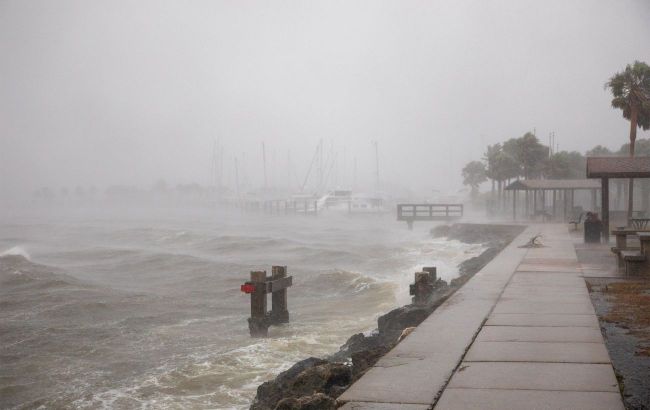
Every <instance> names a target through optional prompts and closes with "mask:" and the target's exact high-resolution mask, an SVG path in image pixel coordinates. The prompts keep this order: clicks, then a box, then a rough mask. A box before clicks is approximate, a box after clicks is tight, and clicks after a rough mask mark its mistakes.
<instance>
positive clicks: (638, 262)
mask: <svg viewBox="0 0 650 410" xmlns="http://www.w3.org/2000/svg"><path fill="white" fill-rule="evenodd" d="M637 234H638V236H639V242H640V243H641V246H640V248H639V250H630V249H628V250H621V251H620V257H621V258H622V259H623V262H624V264H625V275H626V276H640V275H646V274H648V273H650V263H649V259H650V232H638V233H637Z"/></svg>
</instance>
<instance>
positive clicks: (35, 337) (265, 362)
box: [0, 210, 482, 408]
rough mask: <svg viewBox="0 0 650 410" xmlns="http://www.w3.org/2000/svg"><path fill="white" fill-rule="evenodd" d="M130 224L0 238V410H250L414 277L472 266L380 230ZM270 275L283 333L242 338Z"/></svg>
mask: <svg viewBox="0 0 650 410" xmlns="http://www.w3.org/2000/svg"><path fill="white" fill-rule="evenodd" d="M136 214H137V215H136ZM129 215H130V216H128V217H126V216H124V215H116V214H111V213H108V212H104V213H102V214H96V215H92V216H90V215H88V214H86V216H85V217H79V216H75V217H65V216H62V215H60V214H57V215H56V216H54V215H53V216H50V217H44V216H42V215H41V216H39V217H38V218H36V217H30V216H22V217H17V216H15V215H14V216H12V218H11V219H10V220H3V221H2V222H1V223H0V254H1V255H2V256H0V307H1V308H0V361H1V362H2V367H1V369H0V397H2V399H0V400H1V401H2V406H1V407H2V408H7V407H9V408H11V407H17V406H21V407H22V406H24V407H27V408H35V407H39V406H44V407H46V408H57V407H59V408H62V407H65V408H140V407H155V408H183V407H191V408H247V407H248V405H249V403H250V401H251V400H252V398H253V397H254V395H255V390H256V388H257V386H258V385H259V384H260V383H262V382H263V381H266V380H269V379H271V378H272V377H274V376H275V375H276V374H277V373H279V372H280V371H282V370H285V369H286V368H288V367H289V366H290V365H291V364H293V363H294V362H295V361H297V360H301V359H304V358H306V357H309V356H324V355H327V354H329V353H332V352H335V351H337V350H338V348H339V346H340V345H341V344H343V343H344V342H345V341H346V339H347V338H348V337H349V336H350V335H352V334H354V333H358V332H366V331H370V330H372V329H373V328H375V327H376V318H377V316H379V315H380V314H382V313H385V312H387V311H388V310H390V309H391V308H393V307H395V306H397V305H402V304H405V303H407V302H408V299H409V296H408V283H409V282H411V281H412V277H413V272H414V271H415V270H417V269H419V268H420V267H422V266H423V265H434V266H437V267H438V271H439V274H440V276H441V277H442V278H443V279H446V280H449V279H452V278H453V277H455V276H456V275H457V264H458V263H460V262H461V261H463V260H465V259H467V258H469V257H472V256H476V255H478V254H479V253H480V252H481V251H482V247H481V246H479V245H467V244H463V243H460V242H457V241H446V240H444V239H432V238H431V236H430V235H429V232H428V228H429V227H430V226H426V227H425V226H421V227H417V226H416V230H414V231H408V230H407V229H406V227H405V226H404V225H403V224H400V223H398V222H396V221H394V217H393V216H392V215H390V216H381V217H380V216H368V217H360V218H352V217H348V216H331V217H316V218H315V217H294V218H291V217H264V216H262V215H245V216H242V215H240V214H238V213H236V214H235V213H233V214H228V213H217V212H216V211H207V210H202V211H195V212H191V213H188V212H184V213H182V214H181V213H180V212H178V211H173V212H171V211H163V210H161V211H158V212H155V213H152V212H142V213H137V212H136V213H134V212H133V211H131V212H130V213H129ZM271 265H287V266H288V272H289V274H291V275H293V277H294V286H293V287H292V288H291V289H290V290H289V311H290V314H291V322H290V323H289V324H288V325H285V326H279V327H271V329H270V337H269V338H267V339H252V338H250V337H249V334H248V328H247V322H246V318H247V317H248V316H249V299H248V296H247V295H244V294H242V293H240V291H239V285H240V284H242V283H243V282H244V281H245V280H246V279H247V278H248V272H249V271H250V270H257V269H265V270H270V267H271Z"/></svg>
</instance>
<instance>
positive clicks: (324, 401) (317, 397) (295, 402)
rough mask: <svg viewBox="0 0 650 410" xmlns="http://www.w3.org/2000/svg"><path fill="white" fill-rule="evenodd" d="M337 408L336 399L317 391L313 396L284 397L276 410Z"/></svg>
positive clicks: (331, 409) (327, 409) (329, 409)
mask: <svg viewBox="0 0 650 410" xmlns="http://www.w3.org/2000/svg"><path fill="white" fill-rule="evenodd" d="M334 409H336V400H334V399H333V398H331V397H329V396H327V395H325V394H323V393H316V394H314V395H311V396H303V397H300V398H294V397H291V398H286V399H282V400H281V401H280V402H279V403H278V405H277V406H276V407H275V410H334Z"/></svg>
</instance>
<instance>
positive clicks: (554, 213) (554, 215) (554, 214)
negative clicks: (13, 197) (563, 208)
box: [553, 189, 557, 221]
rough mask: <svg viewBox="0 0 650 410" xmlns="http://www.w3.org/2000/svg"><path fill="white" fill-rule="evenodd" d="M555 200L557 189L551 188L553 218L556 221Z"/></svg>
mask: <svg viewBox="0 0 650 410" xmlns="http://www.w3.org/2000/svg"><path fill="white" fill-rule="evenodd" d="M556 201H557V190H556V189H554V190H553V219H554V220H556V221H557V206H556Z"/></svg>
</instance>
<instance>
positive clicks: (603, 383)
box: [339, 224, 623, 410]
mask: <svg viewBox="0 0 650 410" xmlns="http://www.w3.org/2000/svg"><path fill="white" fill-rule="evenodd" d="M537 234H542V235H543V240H542V242H543V243H544V245H545V247H542V248H532V249H528V248H520V247H519V246H521V245H523V244H525V243H526V242H527V241H528V239H530V238H531V237H532V236H534V235H537ZM618 391H619V390H618V384H617V382H616V378H615V376H614V372H613V369H612V366H611V363H610V361H609V356H608V354H607V351H606V349H605V347H604V344H603V339H602V336H601V334H600V331H599V327H598V321H597V318H596V316H595V313H594V310H593V307H592V305H591V302H590V300H589V295H588V292H587V289H586V286H585V283H584V280H583V279H582V273H581V271H580V268H579V265H578V263H577V258H576V255H575V250H574V248H573V242H572V239H571V238H570V237H569V234H568V232H567V228H566V226H565V225H559V224H553V225H551V224H548V225H535V226H529V227H528V228H527V229H526V230H525V231H524V232H523V233H522V234H520V235H519V236H518V237H517V238H516V239H515V240H514V241H513V242H512V243H511V244H510V245H509V246H507V247H506V248H505V249H504V250H503V251H502V252H501V253H500V254H499V255H497V256H496V257H495V258H494V259H493V260H492V261H491V262H490V263H488V264H487V265H486V266H485V267H484V268H483V269H481V271H480V272H478V273H477V274H476V275H475V276H474V277H473V278H471V279H470V280H469V281H468V282H467V283H466V284H465V285H464V286H463V287H462V288H461V289H459V290H458V291H457V292H456V293H455V294H454V295H453V296H452V297H450V298H449V299H448V300H447V301H446V302H445V303H444V304H442V305H441V306H440V307H438V309H437V310H436V311H434V312H433V314H431V315H430V316H429V317H428V318H427V319H426V320H425V321H424V322H422V323H421V324H420V325H419V326H418V327H417V329H416V330H415V331H413V333H411V334H410V335H409V336H408V337H407V338H406V339H405V340H403V341H402V342H401V343H399V344H398V345H397V346H396V347H395V348H394V349H392V350H391V351H390V352H389V353H388V354H386V355H385V356H384V357H382V358H381V359H380V360H379V361H378V362H377V363H376V364H375V365H374V366H373V367H372V368H371V369H370V370H369V371H368V372H367V373H366V374H364V376H362V377H361V378H360V379H359V380H358V381H357V382H356V383H355V384H353V385H352V386H351V387H350V388H349V389H348V390H347V391H346V392H345V393H343V395H341V396H340V397H339V401H342V402H346V404H345V405H344V407H343V408H344V409H363V408H368V409H414V410H415V409H430V408H436V409H473V408H475V409H492V408H493V409H509V408H512V409H515V408H516V409H519V408H540V409H542V408H544V409H545V408H549V409H551V408H552V409H623V405H622V401H621V398H620V394H619V393H618Z"/></svg>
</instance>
